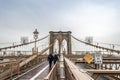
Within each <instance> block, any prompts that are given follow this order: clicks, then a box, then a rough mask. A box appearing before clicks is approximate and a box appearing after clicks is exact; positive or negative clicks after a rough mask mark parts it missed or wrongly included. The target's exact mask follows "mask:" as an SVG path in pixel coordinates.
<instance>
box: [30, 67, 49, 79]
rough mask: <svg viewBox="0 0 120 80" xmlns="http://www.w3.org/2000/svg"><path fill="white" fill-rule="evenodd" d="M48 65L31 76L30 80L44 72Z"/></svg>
mask: <svg viewBox="0 0 120 80" xmlns="http://www.w3.org/2000/svg"><path fill="white" fill-rule="evenodd" d="M48 66H49V65H47V66H46V67H45V68H43V69H42V70H40V71H39V72H38V73H37V74H36V75H35V76H33V77H32V78H31V79H30V80H35V78H37V77H38V76H39V75H40V74H41V73H42V72H43V71H45V70H46V69H47V68H48Z"/></svg>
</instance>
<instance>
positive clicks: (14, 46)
mask: <svg viewBox="0 0 120 80" xmlns="http://www.w3.org/2000/svg"><path fill="white" fill-rule="evenodd" d="M48 36H49V35H47V36H45V37H43V38H41V39H38V40H36V41H31V42H28V43H23V44H18V45H13V46H8V47H3V48H0V51H1V50H4V49H10V48H16V47H19V46H24V45H29V44H32V43H35V42H39V41H41V40H43V39H46V38H47V37H48Z"/></svg>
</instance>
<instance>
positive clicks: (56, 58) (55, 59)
mask: <svg viewBox="0 0 120 80" xmlns="http://www.w3.org/2000/svg"><path fill="white" fill-rule="evenodd" d="M53 57H54V60H53V61H54V64H55V63H56V61H58V60H59V59H58V55H57V54H55V55H54V56H53Z"/></svg>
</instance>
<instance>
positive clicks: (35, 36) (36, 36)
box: [33, 29, 39, 52]
mask: <svg viewBox="0 0 120 80" xmlns="http://www.w3.org/2000/svg"><path fill="white" fill-rule="evenodd" d="M38 34H39V32H38V31H37V29H35V31H34V32H33V36H34V39H35V52H36V51H37V48H36V42H37V39H38Z"/></svg>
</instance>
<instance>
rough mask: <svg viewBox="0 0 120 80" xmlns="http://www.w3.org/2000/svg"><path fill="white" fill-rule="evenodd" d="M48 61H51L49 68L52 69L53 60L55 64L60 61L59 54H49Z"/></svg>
mask: <svg viewBox="0 0 120 80" xmlns="http://www.w3.org/2000/svg"><path fill="white" fill-rule="evenodd" d="M48 61H49V69H51V66H52V62H54V64H55V63H56V61H58V55H57V54H56V53H55V54H52V53H50V54H49V55H48Z"/></svg>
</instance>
